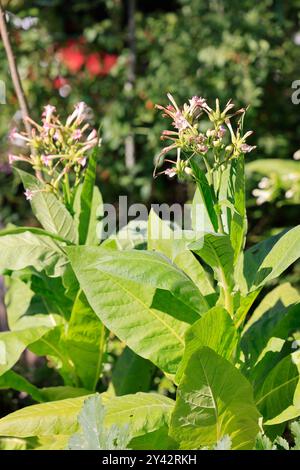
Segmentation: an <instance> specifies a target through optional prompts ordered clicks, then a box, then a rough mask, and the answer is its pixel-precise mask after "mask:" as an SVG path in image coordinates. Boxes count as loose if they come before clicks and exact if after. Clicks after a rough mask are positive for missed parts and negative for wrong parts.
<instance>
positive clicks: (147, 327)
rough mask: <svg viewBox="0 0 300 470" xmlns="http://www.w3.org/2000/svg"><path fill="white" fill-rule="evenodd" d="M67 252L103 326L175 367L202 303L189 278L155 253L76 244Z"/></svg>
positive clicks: (155, 359)
mask: <svg viewBox="0 0 300 470" xmlns="http://www.w3.org/2000/svg"><path fill="white" fill-rule="evenodd" d="M68 254H69V257H70V260H71V263H72V266H73V269H74V271H75V273H76V276H77V278H78V280H79V282H80V285H81V288H82V289H83V291H84V293H85V295H86V297H87V300H88V302H89V303H90V305H91V307H92V308H93V310H94V311H95V313H96V314H97V315H98V316H99V318H100V319H101V320H102V321H103V323H104V324H105V325H106V326H107V328H109V329H110V330H111V331H113V332H114V333H115V334H116V335H117V336H118V337H119V338H120V339H121V340H122V341H125V342H126V344H127V345H128V346H129V347H130V348H131V349H132V350H133V351H134V352H136V353H137V354H139V355H141V356H142V357H144V358H145V359H149V360H150V361H152V362H154V364H156V365H158V367H160V368H162V369H163V370H165V371H166V372H169V373H174V372H175V371H176V368H177V365H178V363H179V361H180V359H181V355H182V352H183V346H184V340H183V335H184V332H185V330H186V328H187V327H188V324H191V323H193V322H194V321H195V320H196V319H198V318H199V313H198V312H200V311H201V308H203V300H202V297H201V294H200V292H199V291H198V289H197V288H196V286H194V284H193V283H192V281H191V280H190V279H189V278H188V277H186V276H185V275H184V274H183V273H182V272H181V271H180V270H179V269H177V268H175V267H174V266H173V265H172V264H170V263H169V262H168V261H167V260H165V258H163V257H161V256H159V255H157V254H155V253H147V254H146V253H145V252H140V251H130V252H126V251H124V252H111V251H110V252H109V253H107V252H106V251H104V250H101V249H95V248H91V247H79V248H76V249H75V248H74V249H72V250H70V251H69V252H68ZM134 281H135V282H134ZM198 301H199V303H200V304H199V303H198Z"/></svg>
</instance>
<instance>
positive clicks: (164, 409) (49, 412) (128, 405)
mask: <svg viewBox="0 0 300 470" xmlns="http://www.w3.org/2000/svg"><path fill="white" fill-rule="evenodd" d="M101 397H102V402H103V404H104V405H105V407H106V415H105V425H106V426H108V427H109V426H111V425H113V424H115V423H118V425H119V426H122V425H125V424H129V427H130V433H131V436H132V437H136V436H142V435H144V434H146V433H150V432H153V431H155V430H157V429H159V428H161V427H164V426H166V425H168V424H169V420H170V414H171V412H172V410H173V406H174V401H173V400H171V399H169V398H167V397H164V396H161V395H157V394H154V393H137V394H135V395H124V396H122V397H116V398H112V397H110V396H108V395H107V394H105V393H104V394H102V395H101ZM85 400H86V397H77V398H69V399H66V400H60V401H54V402H49V403H42V404H39V405H33V406H28V407H26V408H23V409H21V410H18V411H16V412H14V413H11V414H9V415H7V416H5V417H4V418H2V419H1V420H0V435H2V436H15V437H30V436H54V435H62V436H66V435H71V434H73V433H74V432H76V431H77V430H78V422H77V417H78V414H79V412H80V410H81V408H82V405H83V403H84V401H85Z"/></svg>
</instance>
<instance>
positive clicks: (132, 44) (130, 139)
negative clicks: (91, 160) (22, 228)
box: [125, 0, 136, 169]
mask: <svg viewBox="0 0 300 470" xmlns="http://www.w3.org/2000/svg"><path fill="white" fill-rule="evenodd" d="M135 8H136V4H135V0H129V2H128V46H129V63H128V81H127V83H126V86H127V87H128V88H129V89H130V90H132V89H133V88H134V84H135V73H136V70H135V69H136V39H135ZM131 99H132V98H131ZM125 164H126V167H127V168H129V169H131V168H133V167H134V165H135V139H134V133H133V132H130V134H129V135H128V136H127V137H126V139H125Z"/></svg>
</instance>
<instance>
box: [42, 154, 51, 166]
mask: <svg viewBox="0 0 300 470" xmlns="http://www.w3.org/2000/svg"><path fill="white" fill-rule="evenodd" d="M41 160H42V162H43V164H44V165H46V166H49V165H50V161H51V158H50V156H49V155H42V156H41Z"/></svg>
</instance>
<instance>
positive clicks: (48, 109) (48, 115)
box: [42, 104, 56, 123]
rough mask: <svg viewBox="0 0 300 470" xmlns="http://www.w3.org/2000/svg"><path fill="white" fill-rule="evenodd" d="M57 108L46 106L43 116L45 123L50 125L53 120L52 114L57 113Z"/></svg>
mask: <svg viewBox="0 0 300 470" xmlns="http://www.w3.org/2000/svg"><path fill="white" fill-rule="evenodd" d="M55 111H56V107H55V106H52V105H51V104H47V105H46V106H44V112H43V114H42V117H43V118H44V119H45V122H47V123H49V122H50V121H51V118H52V114H53V113H55Z"/></svg>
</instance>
